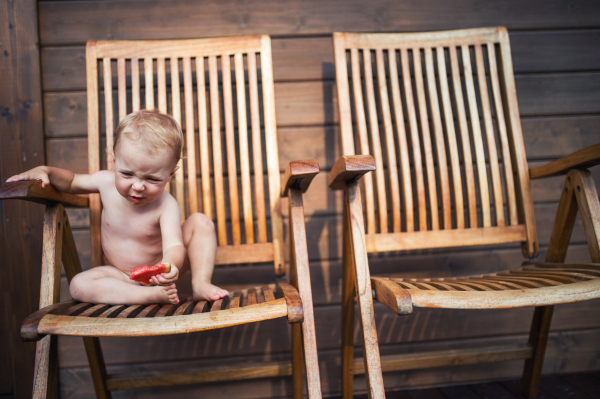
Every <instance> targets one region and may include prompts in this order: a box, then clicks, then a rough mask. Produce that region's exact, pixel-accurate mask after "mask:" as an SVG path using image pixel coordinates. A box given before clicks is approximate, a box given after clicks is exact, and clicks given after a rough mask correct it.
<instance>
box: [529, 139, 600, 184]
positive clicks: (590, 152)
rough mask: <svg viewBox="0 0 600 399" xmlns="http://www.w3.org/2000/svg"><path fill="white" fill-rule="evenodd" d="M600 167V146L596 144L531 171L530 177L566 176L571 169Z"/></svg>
mask: <svg viewBox="0 0 600 399" xmlns="http://www.w3.org/2000/svg"><path fill="white" fill-rule="evenodd" d="M596 165H600V144H594V145H591V146H589V147H586V148H584V149H581V150H579V151H575V152H574V153H572V154H569V155H567V156H565V157H562V158H559V159H557V160H555V161H552V162H548V163H547V164H544V165H540V166H537V167H535V168H531V169H529V177H531V178H532V179H539V178H540V177H549V176H557V175H566V174H567V173H569V170H571V169H585V168H590V167H592V166H596Z"/></svg>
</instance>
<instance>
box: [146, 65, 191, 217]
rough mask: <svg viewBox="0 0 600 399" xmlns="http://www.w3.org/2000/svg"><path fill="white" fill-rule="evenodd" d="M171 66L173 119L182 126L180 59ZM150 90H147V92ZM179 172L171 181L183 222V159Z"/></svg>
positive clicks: (178, 165)
mask: <svg viewBox="0 0 600 399" xmlns="http://www.w3.org/2000/svg"><path fill="white" fill-rule="evenodd" d="M170 61H171V62H170V64H171V101H172V102H173V118H175V120H176V121H177V123H179V125H181V91H180V83H179V59H178V58H177V57H172V58H171V59H170ZM151 87H152V90H151V92H152V98H154V86H151ZM147 91H148V90H147V89H146V92H147ZM177 167H178V168H177V171H175V176H173V179H171V186H173V187H174V189H172V190H171V191H172V192H173V194H174V195H175V199H176V200H177V203H178V204H179V213H180V214H181V222H182V223H183V222H184V221H185V200H184V197H183V195H184V194H183V192H184V190H183V184H184V183H183V159H179V162H178V163H177Z"/></svg>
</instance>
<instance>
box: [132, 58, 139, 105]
mask: <svg viewBox="0 0 600 399" xmlns="http://www.w3.org/2000/svg"><path fill="white" fill-rule="evenodd" d="M131 108H132V110H131V111H132V112H135V111H139V110H140V59H139V58H132V59H131Z"/></svg>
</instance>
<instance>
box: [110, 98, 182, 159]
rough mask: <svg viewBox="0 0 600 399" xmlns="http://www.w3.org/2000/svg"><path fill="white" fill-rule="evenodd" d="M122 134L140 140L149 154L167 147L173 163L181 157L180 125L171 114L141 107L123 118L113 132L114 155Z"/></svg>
mask: <svg viewBox="0 0 600 399" xmlns="http://www.w3.org/2000/svg"><path fill="white" fill-rule="evenodd" d="M123 136H125V137H126V138H127V139H129V140H132V141H137V140H140V144H142V145H143V146H144V148H146V149H147V150H148V152H149V153H150V155H154V154H156V153H157V152H158V150H160V149H161V148H167V149H169V150H170V151H172V153H173V157H174V158H175V163H177V162H179V159H180V158H181V149H182V147H183V132H182V131H181V127H180V126H179V123H177V121H176V120H175V119H173V117H172V116H170V115H167V114H163V113H161V112H160V111H157V110H153V109H141V110H139V111H135V112H132V113H131V114H129V115H127V116H126V117H125V118H123V120H122V121H121V123H119V126H118V127H117V131H116V133H115V142H114V145H113V151H114V154H115V156H116V153H117V148H118V147H119V143H120V142H121V140H122V138H123Z"/></svg>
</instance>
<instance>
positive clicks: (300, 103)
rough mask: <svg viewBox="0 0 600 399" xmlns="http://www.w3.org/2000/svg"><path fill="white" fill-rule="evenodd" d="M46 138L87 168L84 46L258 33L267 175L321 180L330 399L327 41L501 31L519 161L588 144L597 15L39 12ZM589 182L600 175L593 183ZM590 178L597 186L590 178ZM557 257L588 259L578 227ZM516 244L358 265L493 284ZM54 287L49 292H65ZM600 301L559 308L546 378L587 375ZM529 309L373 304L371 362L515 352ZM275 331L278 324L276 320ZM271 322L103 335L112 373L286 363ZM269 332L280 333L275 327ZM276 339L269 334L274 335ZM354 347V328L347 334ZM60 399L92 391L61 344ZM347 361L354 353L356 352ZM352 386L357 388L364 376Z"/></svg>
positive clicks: (325, 368)
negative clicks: (274, 142)
mask: <svg viewBox="0 0 600 399" xmlns="http://www.w3.org/2000/svg"><path fill="white" fill-rule="evenodd" d="M38 13H39V35H40V45H41V47H40V49H41V63H42V71H41V73H42V89H43V109H44V137H45V142H44V144H45V150H46V153H45V155H46V161H47V163H48V164H49V165H52V166H59V167H67V168H70V169H72V170H73V171H75V172H85V171H87V143H86V140H87V138H86V94H85V51H84V50H85V49H84V45H85V42H86V40H89V39H169V38H199V37H218V36H235V35H248V34H270V35H271V36H272V38H273V42H272V43H273V63H274V65H273V68H274V74H275V82H276V83H275V96H276V106H277V124H278V127H279V128H278V134H279V150H280V162H281V169H282V171H283V169H284V167H285V164H286V163H287V162H288V161H289V160H291V159H302V158H317V159H318V160H319V163H320V165H321V168H322V171H323V172H322V173H321V174H320V175H319V176H318V177H317V178H316V179H315V182H314V183H313V185H312V186H311V189H310V190H309V193H308V194H307V195H306V199H305V204H306V206H307V218H306V223H307V231H308V242H309V248H308V251H309V256H310V259H311V277H312V281H313V295H314V300H315V315H316V322H317V341H318V349H319V358H320V367H321V378H322V384H323V391H324V393H325V394H335V393H338V392H339V390H340V386H339V382H340V375H339V362H340V359H339V346H340V337H339V335H340V334H339V333H340V327H339V326H340V313H341V312H340V291H341V288H340V286H341V270H340V258H341V209H342V208H341V197H340V195H339V193H333V192H330V191H328V190H327V187H326V175H327V172H328V171H329V170H330V168H331V166H332V165H333V162H334V161H335V159H336V158H337V157H338V156H339V155H341V154H340V148H339V137H338V135H339V132H338V128H337V122H338V116H337V103H336V94H335V87H334V86H335V76H334V66H333V52H332V51H333V48H332V40H331V33H332V32H335V31H359V32H407V31H425V30H441V29H455V28H470V27H481V26H495V25H505V26H507V27H508V29H509V32H510V40H511V45H512V54H513V63H514V68H515V75H516V84H517V92H518V98H519V106H520V111H521V115H522V123H523V132H524V136H525V145H526V149H527V153H528V159H529V161H530V164H531V165H535V164H538V163H539V162H545V161H548V160H552V159H555V158H557V157H559V156H562V155H566V154H568V153H569V152H571V151H574V150H578V149H580V148H583V147H584V146H587V145H590V144H594V143H597V142H599V141H600V3H599V2H597V1H594V0H591V1H547V0H533V1H529V2H521V1H518V0H504V1H496V2H481V1H475V0H462V1H453V2H448V1H444V0H424V1H420V2H408V1H405V2H399V1H391V0H390V1H385V0H375V1H369V2H365V1H360V0H348V1H341V0H339V1H323V0H308V1H300V0H292V1H286V2H282V1H273V0H260V1H230V0H206V1H191V0H189V1H185V0H176V1H164V2H161V1H127V0H120V1H40V2H39V3H38ZM595 174H596V175H598V174H599V173H598V172H597V171H596V172H595ZM597 180H598V179H597ZM561 184H562V179H561V178H553V179H547V180H544V181H539V182H535V183H534V184H533V192H534V200H535V212H536V217H537V222H538V231H539V241H540V244H541V245H540V247H541V251H542V254H541V258H542V259H543V256H544V255H545V249H546V247H547V244H548V240H549V235H550V230H551V226H552V223H553V220H554V213H555V211H556V208H557V199H558V198H559V195H560V190H561ZM70 217H71V218H72V224H73V226H74V227H75V236H76V240H77V245H78V249H79V252H80V255H81V257H82V261H83V263H84V265H87V266H88V267H89V229H88V226H89V221H88V214H87V213H86V212H84V211H70ZM572 241H573V242H572V249H571V251H570V253H569V259H570V260H576V261H589V259H590V258H589V253H588V252H587V248H586V245H585V237H584V234H583V230H582V228H581V224H580V223H578V225H577V227H576V230H575V231H574V234H573V240H572ZM520 261H521V254H520V249H519V248H517V247H510V246H507V247H500V248H487V247H486V248H480V249H476V250H472V249H471V250H461V249H456V250H452V251H434V250H432V251H419V252H415V253H410V254H394V255H390V256H380V257H377V258H374V259H372V262H371V269H372V273H373V274H380V273H386V272H394V273H397V274H399V275H410V274H412V275H418V276H441V275H447V274H449V273H468V272H472V271H478V272H479V273H482V272H491V271H495V270H499V269H504V268H508V267H511V266H515V265H518V264H519V262H520ZM271 270H272V267H271V266H259V267H254V268H252V269H249V268H223V269H219V270H217V271H216V272H215V276H214V281H215V282H216V283H218V284H223V285H228V284H238V283H242V282H247V283H253V282H255V281H259V280H260V279H261V278H263V277H264V278H268V276H269V275H270V273H271ZM65 288H66V284H65V282H64V281H63V291H64V292H68V291H66V289H65ZM599 305H600V302H599V301H593V302H588V303H583V304H576V305H564V306H561V307H558V309H557V310H556V312H555V318H554V322H553V325H552V334H551V337H550V342H549V348H548V352H547V362H546V364H545V368H544V372H545V373H566V372H575V371H582V370H598V369H600V360H599V359H600V306H599ZM531 315H532V309H521V310H513V311H492V312H485V313H484V312H478V311H459V310H456V311H438V310H422V309H419V310H416V311H415V313H414V314H413V315H412V316H409V317H405V318H400V317H395V316H394V315H393V314H391V313H390V312H389V311H387V310H386V309H384V308H383V307H381V306H378V307H377V327H378V334H379V340H380V343H381V351H382V353H399V352H406V351H417V350H421V349H431V350H436V349H443V348H447V347H450V346H451V345H460V346H463V345H480V344H488V343H498V344H502V343H507V342H514V341H519V342H524V341H525V340H526V333H527V331H528V329H529V323H530V318H531ZM277 322H279V321H277ZM275 323H276V322H264V323H259V324H257V325H251V326H241V327H235V328H231V329H226V330H222V331H218V332H207V333H202V334H189V335H183V336H177V337H158V338H144V339H136V340H133V339H125V338H123V339H116V338H115V339H103V340H102V343H103V345H104V354H105V359H106V362H107V364H108V367H109V370H110V371H111V372H120V371H124V370H131V369H152V368H155V367H169V368H179V367H185V366H189V365H211V364H220V363H222V362H229V361H233V360H239V359H241V360H260V359H280V358H286V357H288V356H289V346H290V345H289V336H288V335H284V336H281V335H277V334H276V333H275V332H274V331H273V330H272V329H271V326H273V325H274V324H275ZM282 323H285V322H283V321H282ZM279 331H281V330H279ZM355 338H356V343H357V345H358V344H359V338H360V331H359V330H358V328H357V329H356V331H355ZM59 342H60V344H59V345H60V348H59V351H60V389H61V393H62V396H63V397H68V398H85V397H89V396H90V395H91V392H92V385H91V380H90V376H89V372H88V369H87V368H86V364H87V363H86V358H85V352H84V350H83V345H82V343H81V340H80V339H75V338H68V337H67V338H61V339H60V341H59ZM357 350H359V346H357ZM521 369H522V362H503V363H496V364H489V365H478V366H462V367H452V368H439V369H433V370H420V371H411V372H405V373H389V374H385V375H384V379H385V384H386V388H388V389H392V388H406V387H421V386H431V385H441V384H456V383H462V382H472V381H488V380H494V379H506V378H512V377H517V376H519V375H520V373H521ZM290 386H291V382H290V380H289V379H281V380H280V379H265V380H256V381H248V382H242V383H235V384H229V383H228V384H213V385H204V386H187V387H181V388H174V389H171V388H169V389H151V390H141V391H136V392H130V391H123V392H120V393H117V394H116V395H115V397H118V398H133V397H136V398H138V397H140V398H141V397H143V398H154V397H163V396H165V395H174V394H176V395H182V397H190V396H191V395H192V394H198V395H202V396H203V397H210V398H220V397H225V396H229V395H234V396H236V397H238V398H259V397H287V396H288V395H289V394H290ZM356 389H357V390H358V391H361V390H362V391H364V389H365V384H364V379H362V378H360V377H359V378H357V381H356Z"/></svg>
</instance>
